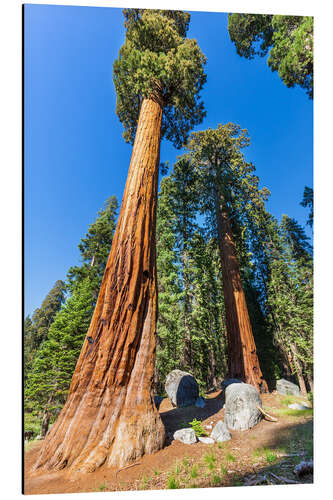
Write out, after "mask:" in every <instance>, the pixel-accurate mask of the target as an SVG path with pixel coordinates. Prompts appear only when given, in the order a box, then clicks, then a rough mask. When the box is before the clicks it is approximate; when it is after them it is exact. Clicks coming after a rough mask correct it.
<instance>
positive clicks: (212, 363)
mask: <svg viewBox="0 0 333 500" xmlns="http://www.w3.org/2000/svg"><path fill="white" fill-rule="evenodd" d="M209 355H210V383H211V387H212V388H214V389H216V388H217V381H216V362H215V354H214V349H213V347H211V348H210V351H209Z"/></svg>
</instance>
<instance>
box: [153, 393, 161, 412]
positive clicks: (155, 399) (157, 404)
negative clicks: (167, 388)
mask: <svg viewBox="0 0 333 500" xmlns="http://www.w3.org/2000/svg"><path fill="white" fill-rule="evenodd" d="M162 401H163V398H162V396H154V403H155V406H156V408H157V409H159V407H160V404H161V403H162Z"/></svg>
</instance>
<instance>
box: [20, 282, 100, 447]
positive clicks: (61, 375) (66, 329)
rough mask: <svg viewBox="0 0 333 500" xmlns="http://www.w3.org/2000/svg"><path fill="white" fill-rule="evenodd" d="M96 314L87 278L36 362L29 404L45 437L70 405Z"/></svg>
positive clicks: (56, 322) (51, 330)
mask: <svg viewBox="0 0 333 500" xmlns="http://www.w3.org/2000/svg"><path fill="white" fill-rule="evenodd" d="M92 312H93V303H92V298H91V282H90V281H89V279H88V278H85V279H84V280H83V281H82V282H80V283H78V284H77V285H76V287H75V289H74V292H73V295H72V296H71V297H70V298H69V299H68V300H67V301H66V303H65V304H64V305H63V307H62V308H61V310H60V311H59V312H58V313H57V315H56V317H55V319H54V321H53V323H52V325H51V326H50V328H49V331H48V336H47V338H46V339H45V340H44V341H43V342H42V344H41V346H40V348H39V350H38V352H37V354H36V356H35V358H34V360H33V363H32V368H31V371H30V373H29V375H28V379H27V384H26V389H25V401H26V408H27V409H28V410H32V411H34V412H37V413H39V414H40V415H41V418H42V429H41V435H42V437H44V436H45V434H46V432H47V429H48V425H49V422H50V419H51V420H52V419H54V418H55V417H56V416H57V414H58V413H59V411H60V409H61V408H62V406H63V405H64V403H65V401H66V397H67V393H68V389H69V384H70V381H71V378H72V375H73V371H74V369H75V365H76V363H77V360H78V357H79V354H80V350H81V348H82V343H83V341H84V337H85V335H86V333H87V330H88V328H89V323H90V320H91V315H92ZM87 343H88V342H87Z"/></svg>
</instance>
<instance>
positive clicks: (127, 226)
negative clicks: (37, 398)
mask: <svg viewBox="0 0 333 500" xmlns="http://www.w3.org/2000/svg"><path fill="white" fill-rule="evenodd" d="M161 120H162V106H161V104H160V103H159V102H157V101H155V100H152V99H145V100H144V101H143V103H142V107H141V112H140V117H139V122H138V127H137V133H136V138H135V142H134V146H133V152H132V158H131V163H130V168H129V173H128V178H127V182H126V187H125V192H124V196H123V201H122V205H121V210H120V214H119V220H118V224H117V228H116V231H115V235H114V238H113V243H112V248H111V252H110V256H109V259H108V262H107V265H106V269H105V273H104V277H103V280H102V284H101V289H100V292H99V296H98V299H97V304H96V308H95V311H94V314H93V317H92V320H91V324H90V327H89V331H88V333H87V338H86V339H85V341H84V344H83V347H82V350H81V354H80V357H79V359H78V362H77V365H76V368H75V372H74V375H73V378H72V381H71V385H70V388H69V394H68V399H67V401H66V403H65V405H64V407H63V409H62V411H61V413H60V415H59V417H58V419H57V421H56V422H55V423H54V425H53V426H52V428H51V430H50V432H49V433H48V434H47V436H46V439H45V442H44V445H43V448H42V450H41V453H40V455H39V457H38V461H37V463H36V465H35V469H38V468H45V469H62V468H64V467H71V468H73V469H75V470H81V471H86V472H90V471H93V470H95V469H96V468H97V467H99V466H100V465H102V464H104V463H105V464H107V465H108V466H117V467H122V466H123V465H125V464H127V463H131V462H132V461H135V460H136V459H137V458H138V457H140V456H142V455H143V454H145V453H152V452H154V451H156V450H158V449H160V448H161V447H162V446H163V444H164V439H165V430H164V426H163V424H162V421H161V419H160V416H159V413H158V411H157V409H156V407H155V405H154V402H153V397H152V394H151V388H152V382H153V374H154V363H155V348H156V345H155V334H156V319H157V291H156V253H155V252H156V250H155V226H156V202H157V188H158V169H159V149H160V131H161ZM88 337H89V341H88Z"/></svg>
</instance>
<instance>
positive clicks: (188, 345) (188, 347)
mask: <svg viewBox="0 0 333 500" xmlns="http://www.w3.org/2000/svg"><path fill="white" fill-rule="evenodd" d="M187 262H188V258H187V251H186V250H184V252H183V266H184V328H185V349H184V365H185V367H186V369H187V370H191V369H192V341H191V325H190V312H191V304H190V300H191V299H190V295H189V281H188V277H187V270H186V267H187Z"/></svg>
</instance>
